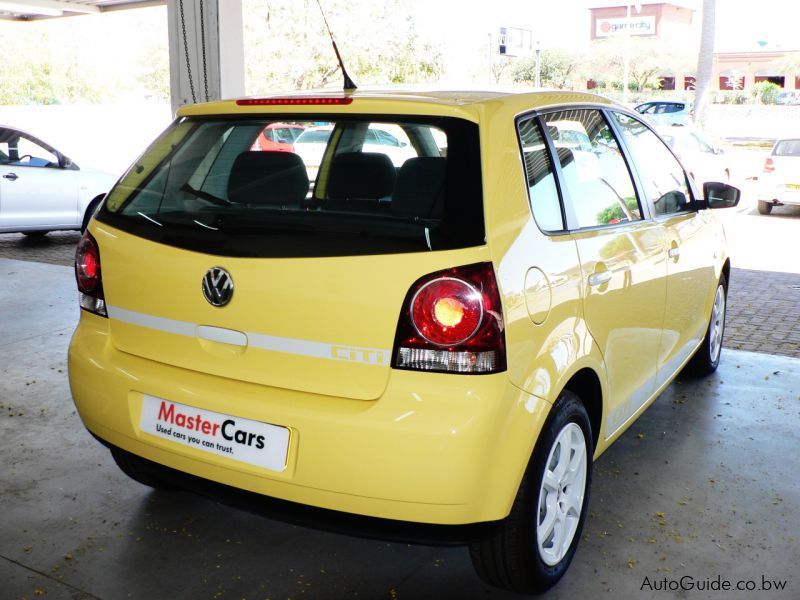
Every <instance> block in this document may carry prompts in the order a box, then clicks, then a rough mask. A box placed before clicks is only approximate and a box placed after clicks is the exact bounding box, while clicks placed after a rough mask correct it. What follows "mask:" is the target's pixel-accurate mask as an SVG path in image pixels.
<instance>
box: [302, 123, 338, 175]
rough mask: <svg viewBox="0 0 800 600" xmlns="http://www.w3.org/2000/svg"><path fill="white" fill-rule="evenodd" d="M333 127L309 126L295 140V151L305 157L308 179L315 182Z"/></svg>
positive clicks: (304, 162)
mask: <svg viewBox="0 0 800 600" xmlns="http://www.w3.org/2000/svg"><path fill="white" fill-rule="evenodd" d="M332 131H333V127H332V126H330V125H319V126H316V127H314V126H311V127H308V128H307V129H306V130H305V131H303V133H301V134H300V135H299V136H298V137H297V139H296V140H295V142H294V152H296V153H297V155H298V156H299V157H300V158H301V159H303V164H304V165H305V167H306V170H307V172H308V179H309V180H310V181H311V182H312V183H313V182H314V180H315V179H316V178H317V171H318V170H319V165H320V163H321V162H322V155H323V154H324V153H325V148H327V147H328V141H329V140H330V137H331V132H332Z"/></svg>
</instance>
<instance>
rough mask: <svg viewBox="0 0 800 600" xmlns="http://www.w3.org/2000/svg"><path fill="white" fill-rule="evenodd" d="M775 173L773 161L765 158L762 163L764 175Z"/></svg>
mask: <svg viewBox="0 0 800 600" xmlns="http://www.w3.org/2000/svg"><path fill="white" fill-rule="evenodd" d="M774 171H775V161H774V160H772V159H771V158H767V160H765V161H764V173H772V172H774Z"/></svg>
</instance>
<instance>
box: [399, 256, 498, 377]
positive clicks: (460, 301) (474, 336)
mask: <svg viewBox="0 0 800 600" xmlns="http://www.w3.org/2000/svg"><path fill="white" fill-rule="evenodd" d="M392 366H393V367H394V368H397V369H411V370H420V371H438V372H445V373H497V372H499V371H503V370H505V368H506V357H505V340H504V336H503V316H502V307H501V305H500V294H499V292H498V289H497V282H496V280H495V276H494V270H493V269H492V265H491V263H478V264H474V265H467V266H464V267H456V268H453V269H448V270H446V271H440V272H437V273H432V274H430V275H426V276H425V277H423V278H421V279H419V280H417V281H416V282H415V283H414V285H412V286H411V289H410V290H409V291H408V294H407V296H406V300H405V303H404V305H403V311H402V313H401V315H400V321H399V323H398V326H397V336H396V338H395V347H394V353H393V360H392Z"/></svg>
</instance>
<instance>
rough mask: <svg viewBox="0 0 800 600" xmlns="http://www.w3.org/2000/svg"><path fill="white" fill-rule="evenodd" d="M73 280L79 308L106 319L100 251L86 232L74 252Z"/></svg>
mask: <svg viewBox="0 0 800 600" xmlns="http://www.w3.org/2000/svg"><path fill="white" fill-rule="evenodd" d="M75 279H76V280H77V282H78V293H79V298H80V305H81V308H82V309H84V310H88V311H89V312H91V313H94V314H96V315H100V316H101V317H107V316H108V313H107V311H106V301H105V295H104V294H103V274H102V270H101V268H100V250H99V249H98V247H97V242H96V241H95V239H94V238H93V237H92V235H91V234H90V233H89V232H88V231H87V232H86V233H84V234H83V237H82V238H81V241H80V242H78V248H77V250H76V251H75Z"/></svg>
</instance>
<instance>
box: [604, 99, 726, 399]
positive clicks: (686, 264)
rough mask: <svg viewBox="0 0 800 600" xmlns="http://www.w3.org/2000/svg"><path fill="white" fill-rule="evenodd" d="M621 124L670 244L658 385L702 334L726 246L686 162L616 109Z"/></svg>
mask: <svg viewBox="0 0 800 600" xmlns="http://www.w3.org/2000/svg"><path fill="white" fill-rule="evenodd" d="M611 115H612V118H613V119H614V121H615V122H616V123H617V124H618V125H619V129H620V132H621V135H622V138H623V140H624V142H625V144H626V145H627V147H628V149H629V151H630V153H631V155H632V158H633V161H634V164H635V165H636V171H637V173H638V175H639V181H640V183H641V187H642V194H643V196H644V198H645V200H646V201H647V202H648V203H649V205H650V208H651V210H652V212H653V215H654V218H655V221H656V222H657V223H658V224H659V226H660V227H663V229H664V233H665V235H666V244H667V250H666V251H667V303H666V311H665V314H664V334H663V337H662V339H661V344H660V347H659V351H658V357H659V358H658V367H659V372H658V385H661V384H662V383H664V382H665V381H666V380H667V379H669V378H670V377H671V376H672V374H673V373H674V372H675V371H676V369H677V368H678V367H679V366H680V365H681V364H682V363H683V362H684V361H685V360H687V359H688V358H689V356H691V354H692V352H694V349H695V348H697V345H698V344H699V343H700V341H701V340H702V339H703V336H704V335H705V330H706V326H707V325H708V315H707V314H706V311H705V310H704V307H705V306H710V304H709V302H710V299H711V295H712V294H713V293H714V291H715V290H716V287H717V286H716V277H715V274H714V259H715V258H717V256H718V254H717V253H718V250H717V249H718V248H720V247H722V243H721V240H719V239H718V237H717V236H718V233H717V229H716V228H714V227H712V226H711V225H710V223H709V214H708V212H707V211H698V210H697V206H696V204H695V202H693V200H692V195H691V192H690V189H689V186H688V183H687V178H686V173H685V171H684V170H683V167H682V166H681V164H680V163H679V162H678V160H677V159H676V158H675V156H674V155H673V154H672V152H670V150H669V148H668V147H667V146H666V144H664V143H663V142H662V141H661V140H660V139H658V137H657V136H656V135H655V134H654V133H653V132H652V131H650V129H648V128H647V126H645V125H644V124H643V123H641V122H640V121H638V120H637V119H635V118H633V117H631V116H628V115H624V114H621V113H617V112H611Z"/></svg>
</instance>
